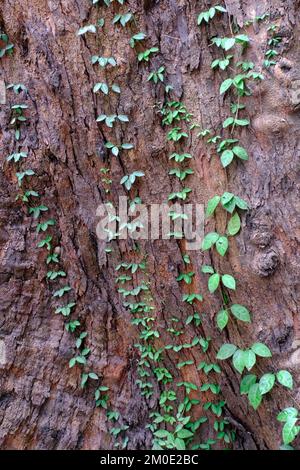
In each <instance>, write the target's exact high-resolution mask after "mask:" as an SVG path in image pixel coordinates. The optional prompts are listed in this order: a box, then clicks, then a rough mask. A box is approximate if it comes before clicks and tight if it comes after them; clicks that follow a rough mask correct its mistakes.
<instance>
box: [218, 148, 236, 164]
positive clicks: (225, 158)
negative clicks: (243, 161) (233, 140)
mask: <svg viewBox="0 0 300 470" xmlns="http://www.w3.org/2000/svg"><path fill="white" fill-rule="evenodd" d="M233 158H234V154H233V151H232V150H229V149H227V150H224V152H222V155H221V163H222V166H223V168H226V167H227V166H228V165H230V163H231V162H232V160H233Z"/></svg>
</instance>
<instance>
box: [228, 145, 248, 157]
mask: <svg viewBox="0 0 300 470" xmlns="http://www.w3.org/2000/svg"><path fill="white" fill-rule="evenodd" d="M232 151H233V153H234V155H236V156H237V157H238V158H240V159H241V160H248V159H249V156H248V153H247V150H246V149H244V147H239V146H238V145H237V146H235V147H233V149H232Z"/></svg>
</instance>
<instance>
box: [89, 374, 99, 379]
mask: <svg viewBox="0 0 300 470" xmlns="http://www.w3.org/2000/svg"><path fill="white" fill-rule="evenodd" d="M89 378H90V379H93V380H97V379H99V377H98V375H97V374H95V372H90V373H89Z"/></svg>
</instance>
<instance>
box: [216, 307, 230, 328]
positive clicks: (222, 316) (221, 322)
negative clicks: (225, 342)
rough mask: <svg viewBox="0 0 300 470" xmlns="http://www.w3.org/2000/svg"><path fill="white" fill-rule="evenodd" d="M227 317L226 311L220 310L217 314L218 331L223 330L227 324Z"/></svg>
mask: <svg viewBox="0 0 300 470" xmlns="http://www.w3.org/2000/svg"><path fill="white" fill-rule="evenodd" d="M228 319H229V315H228V312H227V310H220V311H219V312H218V314H217V325H218V327H219V328H220V330H224V328H225V326H226V325H227V323H228Z"/></svg>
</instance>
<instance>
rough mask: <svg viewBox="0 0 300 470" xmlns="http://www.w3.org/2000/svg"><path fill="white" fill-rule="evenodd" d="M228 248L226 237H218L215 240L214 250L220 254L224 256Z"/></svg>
mask: <svg viewBox="0 0 300 470" xmlns="http://www.w3.org/2000/svg"><path fill="white" fill-rule="evenodd" d="M227 249H228V239H227V237H220V238H219V239H218V240H217V241H216V250H217V252H218V253H219V255H221V256H225V254H226V252H227Z"/></svg>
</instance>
